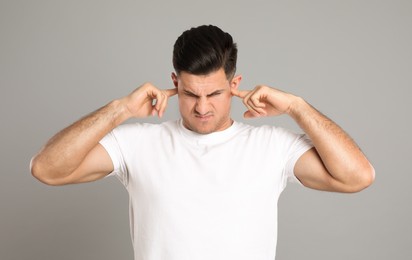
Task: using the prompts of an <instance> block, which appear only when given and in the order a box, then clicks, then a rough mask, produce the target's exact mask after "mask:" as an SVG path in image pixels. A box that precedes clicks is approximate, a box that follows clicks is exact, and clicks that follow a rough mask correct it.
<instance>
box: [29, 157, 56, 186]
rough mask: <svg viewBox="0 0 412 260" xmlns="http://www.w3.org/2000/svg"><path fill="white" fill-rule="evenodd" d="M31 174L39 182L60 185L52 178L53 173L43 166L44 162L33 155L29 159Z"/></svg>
mask: <svg viewBox="0 0 412 260" xmlns="http://www.w3.org/2000/svg"><path fill="white" fill-rule="evenodd" d="M30 172H31V175H32V176H33V177H34V178H36V179H37V180H39V181H40V182H42V183H44V184H46V185H49V186H58V185H62V184H61V183H59V181H58V180H57V179H56V178H53V174H52V173H51V171H50V170H48V169H47V167H45V165H44V163H42V162H40V160H39V159H38V158H37V157H36V156H35V157H33V158H32V159H31V161H30Z"/></svg>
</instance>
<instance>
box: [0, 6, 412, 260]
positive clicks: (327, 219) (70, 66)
mask: <svg viewBox="0 0 412 260" xmlns="http://www.w3.org/2000/svg"><path fill="white" fill-rule="evenodd" d="M411 13H412V4H411V2H410V1H362V0H360V1H250V2H246V3H245V2H240V1H222V0H209V1H202V2H196V1H180V0H177V1H131V0H129V1H127V0H122V1H97V0H83V1H61V0H56V1H45V0H38V1H21V0H10V1H5V0H2V1H1V5H0V37H1V41H0V86H1V102H0V113H1V136H0V138H1V146H0V152H1V156H0V160H1V174H0V259H2V260H11V259H13V260H21V259H30V260H36V259H39V260H40V259H41V260H44V259H59V260H64V259H90V260H93V259H96V260H97V259H99V260H104V259H132V255H133V253H132V245H131V242H130V235H129V227H128V223H129V220H128V195H127V192H126V190H125V189H124V188H123V186H122V185H121V184H120V183H119V182H118V181H117V180H116V179H114V178H107V179H104V180H102V181H98V182H95V183H89V184H81V185H72V186H65V187H48V186H45V185H43V184H41V183H39V182H37V181H36V180H35V179H34V178H32V177H31V175H30V173H29V160H30V158H31V157H32V156H33V155H34V154H35V153H36V151H38V149H39V148H40V147H41V146H42V145H43V144H44V143H45V142H46V141H47V139H48V138H49V137H51V136H52V135H53V134H54V133H56V132H57V131H58V130H60V129H61V128H63V127H64V126H66V125H68V124H70V123H71V122H73V121H75V120H76V119H78V118H80V117H81V116H83V115H85V114H87V113H89V112H91V111H93V110H95V109H97V108H98V107H100V106H102V105H104V104H106V103H107V102H109V101H110V100H112V99H114V98H118V97H121V96H123V95H126V94H128V93H129V92H130V91H132V90H133V89H134V88H135V87H137V86H138V85H140V84H141V83H143V82H146V81H151V82H152V83H154V84H156V85H157V86H159V87H162V88H168V87H172V84H171V80H170V73H171V72H172V65H171V52H172V45H173V43H174V41H175V39H176V37H177V36H178V35H180V33H181V32H182V31H183V30H186V29H188V28H190V27H192V26H197V25H201V24H209V23H211V24H216V25H218V26H220V27H221V28H222V29H224V30H226V31H228V32H230V33H231V34H232V36H233V37H234V38H235V40H236V41H237V43H238V46H239V63H238V73H240V74H242V75H243V82H242V84H241V89H249V88H252V87H254V86H255V85H257V84H261V83H263V84H268V85H271V86H275V87H278V88H280V89H283V90H285V91H288V92H292V93H295V94H297V95H300V96H302V97H304V98H305V99H306V100H307V101H309V102H310V103H311V104H313V105H314V106H315V107H317V108H318V109H319V110H321V111H322V112H323V113H325V114H327V115H328V116H329V117H331V118H332V119H334V120H335V121H336V122H337V123H339V124H340V125H341V126H342V127H343V128H344V129H346V131H347V132H348V133H349V134H351V135H352V137H353V138H354V139H355V140H357V142H358V143H359V145H360V146H361V147H362V149H363V150H364V152H365V153H366V154H367V156H368V157H369V158H370V160H371V161H372V163H373V164H374V166H375V168H376V172H377V178H376V181H375V183H374V184H373V186H371V187H370V188H369V189H367V190H365V191H363V192H361V193H357V194H351V195H345V194H334V193H327V192H317V191H312V190H309V189H304V188H301V187H299V186H297V185H289V186H288V188H287V189H286V191H285V192H284V193H283V194H282V196H281V199H280V202H279V208H280V215H279V242H278V256H277V259H283V260H287V259H342V260H343V259H345V260H347V259H377V260H379V259H382V260H387V259H410V258H411V257H412V252H411V251H412V249H411V246H410V243H411V239H410V234H411V233H412V228H411V224H410V223H411V219H412V212H411V210H412V206H411V203H410V198H411V191H410V183H411V181H412V177H411V172H410V167H409V165H410V160H411V156H410V152H409V151H408V150H407V148H409V147H410V146H411V140H410V138H409V137H410V133H409V132H410V126H411V124H410V121H411V118H410V112H411V102H410V98H411V82H412V77H411V68H412V66H411V65H412V51H411V46H412V35H411V34H412V27H411V26H412V15H411ZM176 104H177V103H176V98H174V99H173V100H172V102H171V103H170V106H169V110H168V111H167V114H166V116H165V120H168V119H173V118H176V117H178V110H177V107H176ZM243 111H244V108H243V107H242V105H241V104H240V102H238V101H235V102H234V110H233V117H234V118H235V119H237V120H242V121H244V120H243V119H242V113H243ZM146 121H151V122H158V120H157V119H153V118H152V119H148V120H146ZM248 122H250V123H251V124H256V125H259V124H277V125H280V126H284V127H288V128H290V129H292V130H296V131H297V130H298V128H297V126H296V125H295V123H294V122H293V121H291V120H290V119H289V118H286V117H283V116H282V117H279V118H269V119H260V120H252V121H248Z"/></svg>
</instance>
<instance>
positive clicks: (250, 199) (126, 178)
mask: <svg viewBox="0 0 412 260" xmlns="http://www.w3.org/2000/svg"><path fill="white" fill-rule="evenodd" d="M101 144H102V145H103V146H104V147H105V149H106V150H107V151H108V153H109V155H110V157H111V158H112V161H113V165H114V171H113V172H112V173H111V175H115V176H117V177H118V178H119V180H120V181H121V182H122V183H123V184H124V186H125V187H126V189H127V190H128V192H129V195H130V228H131V236H132V242H133V247H134V254H135V260H235V259H236V260H273V259H275V254H276V242H277V201H278V198H279V195H280V193H281V192H282V191H283V189H284V188H285V186H286V182H287V181H288V180H292V181H297V179H296V178H295V176H294V174H293V168H294V165H295V162H296V161H297V159H298V158H299V157H300V156H301V155H302V154H303V153H304V152H305V151H307V150H308V149H310V148H311V147H312V145H311V142H310V140H309V139H308V138H307V137H306V136H305V135H297V134H294V133H291V132H289V131H286V130H284V129H282V128H277V127H274V126H261V127H254V126H249V125H246V124H243V123H239V122H234V123H233V125H232V126H231V127H229V128H228V129H226V130H224V131H220V132H215V133H212V134H207V135H201V134H197V133H194V132H192V131H190V130H188V129H186V128H185V127H184V126H183V124H182V121H181V120H178V121H170V122H165V123H162V124H126V125H121V126H119V127H117V128H116V129H114V130H113V131H112V132H111V133H109V134H108V135H107V136H106V137H105V138H104V139H103V140H102V141H101Z"/></svg>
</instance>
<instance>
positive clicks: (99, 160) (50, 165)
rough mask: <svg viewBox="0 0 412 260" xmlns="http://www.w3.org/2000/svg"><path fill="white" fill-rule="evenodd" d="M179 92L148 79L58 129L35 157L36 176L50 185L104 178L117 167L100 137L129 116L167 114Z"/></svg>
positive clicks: (32, 162)
mask: <svg viewBox="0 0 412 260" xmlns="http://www.w3.org/2000/svg"><path fill="white" fill-rule="evenodd" d="M176 93H177V89H176V88H174V89H166V90H160V89H158V88H156V87H155V86H153V85H152V84H150V83H145V84H143V85H141V86H140V87H138V88H137V89H136V90H134V91H133V92H132V93H130V94H129V95H127V96H126V97H124V98H121V99H117V100H114V101H112V102H110V103H109V104H107V105H106V106H104V107H102V108H100V109H99V110H97V111H95V112H93V113H91V114H89V115H88V116H86V117H84V118H82V119H80V120H78V121H77V122H75V123H73V124H72V125H70V126H68V127H66V128H65V129H63V130H62V131H60V132H59V133H57V134H56V135H55V136H54V137H53V138H51V139H50V140H49V141H48V142H47V144H46V145H45V146H44V147H43V149H41V151H40V152H39V153H38V154H37V155H36V156H34V157H33V159H32V161H31V172H32V174H33V176H35V177H36V178H37V179H39V180H40V181H42V182H44V183H47V184H49V185H64V184H70V183H80V182H89V181H94V180H98V179H100V178H103V177H104V176H106V175H107V174H108V173H109V172H111V171H112V170H113V164H112V161H111V158H110V156H109V155H108V153H107V152H106V150H105V149H104V148H103V146H102V145H101V144H99V141H100V140H101V139H102V138H103V137H104V136H105V135H106V134H108V133H109V132H110V131H112V130H113V129H114V128H116V127H117V126H118V125H120V124H121V123H123V122H124V121H125V120H127V119H129V118H132V117H137V118H142V117H147V116H150V115H155V114H158V116H159V117H161V116H163V114H164V111H165V109H166V105H167V101H168V99H169V97H171V96H173V95H175V94H176Z"/></svg>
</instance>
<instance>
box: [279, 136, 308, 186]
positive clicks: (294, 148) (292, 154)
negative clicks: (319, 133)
mask: <svg viewBox="0 0 412 260" xmlns="http://www.w3.org/2000/svg"><path fill="white" fill-rule="evenodd" d="M312 147H313V144H312V141H311V140H310V139H309V137H308V136H307V135H306V134H300V135H296V137H295V138H294V140H293V142H292V143H291V145H290V147H289V151H288V153H287V157H286V158H285V159H286V161H285V169H284V174H285V177H286V179H287V181H289V182H295V183H299V184H301V182H300V181H299V180H298V178H296V176H295V173H294V168H295V164H296V162H297V161H298V159H299V158H300V157H301V156H302V155H303V154H304V153H305V152H306V151H308V150H309V149H311V148H312Z"/></svg>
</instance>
